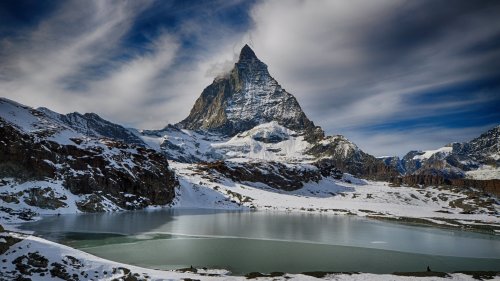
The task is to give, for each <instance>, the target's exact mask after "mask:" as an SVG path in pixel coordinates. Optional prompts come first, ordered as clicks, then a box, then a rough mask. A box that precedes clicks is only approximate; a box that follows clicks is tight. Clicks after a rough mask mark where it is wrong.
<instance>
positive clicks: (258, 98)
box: [140, 45, 398, 180]
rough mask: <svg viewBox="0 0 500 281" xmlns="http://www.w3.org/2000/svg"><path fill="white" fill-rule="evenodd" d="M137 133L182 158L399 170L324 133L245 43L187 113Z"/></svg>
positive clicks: (378, 172) (382, 172) (379, 173)
mask: <svg viewBox="0 0 500 281" xmlns="http://www.w3.org/2000/svg"><path fill="white" fill-rule="evenodd" d="M140 136H141V138H142V139H143V140H144V141H145V142H146V143H148V144H150V145H153V146H156V147H157V148H158V149H160V150H162V151H163V152H164V153H165V154H166V155H167V157H168V158H169V159H172V160H175V161H181V162H189V163H196V162H207V161H208V162H212V161H220V160H226V161H238V162H241V161H253V162H256V161H262V162H263V163H264V162H269V161H274V162H275V161H278V162H282V163H294V164H296V163H304V164H309V163H313V162H318V161H321V162H322V163H323V164H322V165H323V166H324V165H325V163H328V165H329V166H330V167H331V168H332V169H333V168H338V169H340V170H342V171H343V172H348V173H352V174H353V175H355V176H360V177H365V178H371V179H382V180H388V179H390V178H392V177H395V176H397V175H398V173H397V171H395V170H393V169H392V167H390V166H387V165H385V164H384V163H383V161H381V160H379V159H376V158H375V157H373V156H371V155H369V154H367V153H365V152H363V151H362V150H361V149H359V148H358V147H357V146H356V145H355V144H354V143H352V142H350V141H349V140H348V139H346V138H345V137H343V136H328V137H325V135H324V132H323V130H322V129H321V128H320V127H318V126H315V125H314V123H313V122H312V121H311V120H309V119H308V118H307V116H306V115H305V113H304V112H303V111H302V109H301V107H300V105H299V103H298V102H297V100H296V99H295V97H294V96H293V95H291V94H290V93H288V92H287V91H285V90H284V89H283V88H282V87H281V86H280V85H279V83H278V82H277V81H276V80H275V79H274V78H273V77H272V76H271V75H270V74H269V71H268V68H267V65H266V64H264V63H263V62H262V61H260V60H259V59H258V58H257V56H256V55H255V53H254V52H253V50H252V49H251V48H250V47H249V46H248V45H245V46H244V47H243V48H242V50H241V53H240V56H239V60H238V62H236V63H235V65H234V68H233V69H232V70H231V71H230V72H229V73H228V74H226V75H225V76H223V77H218V78H216V79H214V82H213V83H212V84H211V85H209V86H208V87H207V88H205V89H204V90H203V92H202V93H201V95H200V97H199V98H198V99H197V101H196V103H195V104H194V106H193V108H192V109H191V112H190V114H189V116H188V117H186V118H185V119H184V120H182V121H181V122H179V123H178V124H176V125H169V126H167V127H165V129H163V130H160V131H143V132H142V135H140ZM325 159H327V160H328V161H325Z"/></svg>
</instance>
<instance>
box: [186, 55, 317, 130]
mask: <svg viewBox="0 0 500 281" xmlns="http://www.w3.org/2000/svg"><path fill="white" fill-rule="evenodd" d="M271 121H277V122H278V123H279V124H280V125H282V126H285V127H287V128H289V129H292V130H296V131H300V132H306V131H308V132H312V131H314V130H315V129H316V127H315V126H314V123H313V122H312V121H310V120H309V119H308V118H307V117H306V115H305V113H304V112H303V111H302V109H301V107H300V105H299V103H298V102H297V100H296V99H295V97H294V96H292V95H291V94H290V93H288V92H286V91H285V90H284V89H283V88H282V87H281V86H280V85H279V84H278V82H277V81H276V80H275V79H274V78H273V77H272V76H271V75H270V74H269V71H268V69H267V65H266V64H264V63H263V62H261V61H260V60H259V59H258V58H257V56H256V55H255V53H254V52H253V51H252V49H250V47H248V46H247V45H245V46H244V47H243V49H242V50H241V53H240V57H239V61H238V62H237V63H236V64H235V66H234V68H233V69H232V70H231V72H230V73H228V74H227V75H226V76H224V77H219V78H216V79H215V80H214V82H213V83H212V84H211V85H209V86H208V87H207V88H205V90H203V92H202V93H201V95H200V97H199V98H198V99H197V100H196V102H195V104H194V106H193V108H192V109H191V112H190V114H189V116H188V117H187V118H186V119H184V120H183V121H181V122H180V123H179V124H178V125H179V126H181V127H183V128H186V129H191V130H197V129H203V130H208V131H212V132H218V133H223V134H225V135H228V136H233V135H235V134H237V133H240V132H243V131H246V130H249V129H251V128H253V127H255V126H256V125H259V124H263V123H267V122H271Z"/></svg>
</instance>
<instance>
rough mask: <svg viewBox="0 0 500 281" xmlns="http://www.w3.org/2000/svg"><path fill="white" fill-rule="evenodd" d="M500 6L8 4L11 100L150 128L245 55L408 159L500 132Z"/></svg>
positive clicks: (327, 122) (4, 17)
mask: <svg viewBox="0 0 500 281" xmlns="http://www.w3.org/2000/svg"><path fill="white" fill-rule="evenodd" d="M499 14H500V2H498V1H453V2H450V1H443V0H431V1H402V0H399V1H396V0H374V1H329V0H328V1H327V0H325V1H322V0H318V1H307V0H306V1H301V0H290V1H99V0H95V1H19V0H16V1H10V0H9V1H2V2H1V3H0V19H1V21H2V24H1V25H0V96H4V97H7V98H10V99H13V100H16V101H18V102H21V103H24V104H27V105H30V106H34V107H39V106H44V107H48V108H50V109H53V110H55V111H58V112H61V113H67V112H72V111H79V112H95V113H98V114H99V115H101V116H102V117H104V118H106V119H108V120H111V121H113V122H117V123H120V124H124V125H126V126H130V127H136V128H144V129H152V128H161V127H164V126H165V125H166V124H167V123H176V122H178V121H180V120H182V119H183V118H184V117H186V116H187V115H188V113H189V110H190V109H191V106H192V105H193V103H194V101H195V100H196V98H197V97H198V96H199V95H200V93H201V92H202V90H203V88H204V87H206V86H207V85H209V84H210V83H211V81H212V80H213V78H214V77H216V76H217V75H219V74H221V73H224V72H226V71H228V70H229V69H230V68H231V67H232V65H233V64H234V62H235V59H236V58H237V55H238V52H239V50H240V49H241V47H242V46H243V45H244V44H246V43H248V44H249V45H250V46H251V47H252V48H253V49H254V51H255V52H256V54H257V56H258V57H259V58H260V59H261V60H262V61H264V62H265V63H266V64H268V66H269V70H270V72H271V74H272V75H273V76H274V77H275V78H276V79H277V80H278V82H279V83H280V84H281V85H282V86H283V87H284V88H285V89H286V90H287V91H288V92H290V93H292V94H294V95H295V96H296V97H297V99H298V100H299V102H300V104H301V105H302V107H303V109H304V111H305V113H306V114H307V115H308V116H309V118H310V119H312V120H313V121H314V122H315V123H316V124H317V125H320V126H322V127H323V128H324V129H325V131H326V132H327V133H328V134H343V135H345V136H347V137H348V138H349V139H351V140H352V141H354V142H355V143H356V144H358V146H359V147H360V148H362V149H363V150H365V151H367V152H369V153H371V154H374V155H376V156H380V155H403V154H404V153H406V152H407V151H409V150H415V149H417V150H418V149H422V150H425V149H434V148H437V147H440V146H442V145H444V144H446V143H449V142H452V141H466V140H469V139H471V138H473V137H475V136H478V135H479V134H481V133H482V132H484V131H486V130H487V129H489V128H492V127H494V126H496V125H498V124H500V110H499V108H500V67H499V66H500V17H498V15H499Z"/></svg>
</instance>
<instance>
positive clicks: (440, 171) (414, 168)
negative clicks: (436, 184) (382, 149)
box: [383, 126, 500, 179]
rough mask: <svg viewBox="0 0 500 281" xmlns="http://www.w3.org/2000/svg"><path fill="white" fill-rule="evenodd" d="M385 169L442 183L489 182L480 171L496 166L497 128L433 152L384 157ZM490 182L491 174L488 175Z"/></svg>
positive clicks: (499, 150) (498, 159) (499, 135)
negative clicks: (441, 179) (433, 177)
mask: <svg viewBox="0 0 500 281" xmlns="http://www.w3.org/2000/svg"><path fill="white" fill-rule="evenodd" d="M383 160H384V162H385V163H386V164H387V165H392V166H393V167H395V168H397V169H398V170H399V171H400V173H401V174H402V175H437V176H442V177H444V178H446V179H459V178H469V179H489V178H488V176H485V175H480V174H479V172H478V171H481V170H483V171H484V170H491V171H493V170H496V169H497V167H499V166H500V126H496V127H494V128H492V129H490V130H488V131H486V132H485V133H483V134H481V135H480V136H479V137H477V138H474V139H472V140H471V141H468V142H463V143H451V144H447V145H445V146H443V147H441V148H438V149H436V150H429V151H410V152H408V153H407V154H406V155H405V156H404V157H403V158H401V159H399V157H385V158H383ZM491 176H492V177H493V178H494V177H495V173H491Z"/></svg>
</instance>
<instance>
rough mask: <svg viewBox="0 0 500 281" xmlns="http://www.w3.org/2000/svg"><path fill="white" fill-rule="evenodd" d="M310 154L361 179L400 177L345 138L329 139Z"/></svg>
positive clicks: (316, 145)
mask: <svg viewBox="0 0 500 281" xmlns="http://www.w3.org/2000/svg"><path fill="white" fill-rule="evenodd" d="M308 153H309V154H312V155H314V156H316V157H318V158H320V159H323V158H327V159H329V161H330V163H331V166H332V167H335V168H336V169H339V170H341V171H343V172H346V173H350V174H352V175H354V176H357V177H361V178H366V179H373V180H389V179H391V178H393V177H396V176H398V175H399V173H398V172H397V170H396V169H394V168H393V167H391V166H389V165H386V164H385V163H384V162H383V161H382V160H380V159H377V158H375V157H374V156H372V155H370V154H367V153H365V152H363V151H362V150H361V149H359V148H358V147H357V146H356V145H355V144H353V143H352V142H350V141H349V140H347V139H346V138H345V137H343V136H334V137H327V138H326V139H325V140H323V141H321V142H317V143H316V144H315V145H314V146H313V147H312V148H311V149H310V150H309V151H308Z"/></svg>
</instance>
